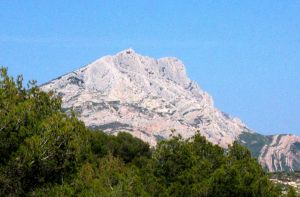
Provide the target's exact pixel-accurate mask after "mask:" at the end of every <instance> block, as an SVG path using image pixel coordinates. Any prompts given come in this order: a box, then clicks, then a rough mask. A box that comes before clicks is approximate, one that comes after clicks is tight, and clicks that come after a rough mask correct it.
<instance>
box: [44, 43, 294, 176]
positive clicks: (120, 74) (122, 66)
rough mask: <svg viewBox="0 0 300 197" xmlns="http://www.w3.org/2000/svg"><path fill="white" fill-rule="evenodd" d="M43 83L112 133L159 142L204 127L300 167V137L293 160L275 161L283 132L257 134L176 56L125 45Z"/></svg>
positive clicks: (216, 138)
mask: <svg viewBox="0 0 300 197" xmlns="http://www.w3.org/2000/svg"><path fill="white" fill-rule="evenodd" d="M41 89H42V90H44V91H54V92H55V93H56V94H57V95H59V96H61V97H62V101H63V108H64V109H65V110H66V111H67V112H68V111H69V110H71V109H72V110H74V111H75V112H77V114H78V117H79V118H80V119H81V120H82V121H83V122H84V123H85V124H86V125H87V126H88V127H91V128H94V129H101V130H103V131H105V132H107V133H110V134H116V133H118V132H120V131H127V132H130V133H131V134H132V135H134V136H136V137H138V138H140V139H142V140H144V141H146V142H148V143H149V144H150V145H152V146H155V145H156V143H157V142H158V141H160V140H161V139H166V138H169V137H170V135H171V134H172V132H171V130H172V129H176V131H175V135H176V134H180V135H181V136H182V137H183V138H189V137H191V136H193V135H195V133H196V132H197V131H200V133H201V134H202V135H203V136H205V137H206V138H207V139H208V140H209V141H211V142H212V143H214V144H218V145H220V146H222V147H225V148H226V147H227V146H228V145H230V144H232V143H233V141H235V140H241V141H242V143H244V144H245V145H248V146H249V147H250V148H251V147H254V150H255V151H256V152H255V153H257V157H259V158H260V161H261V162H262V163H263V164H265V166H267V168H271V169H270V170H272V169H283V168H284V167H282V168H279V167H278V168H277V167H276V168H275V167H274V166H275V165H279V164H280V165H282V166H286V168H288V169H298V168H297V166H298V163H299V162H300V161H299V160H297V159H294V158H297V156H298V154H299V152H300V147H299V144H300V143H298V142H300V139H299V138H293V139H294V140H293V141H291V142H292V143H293V144H290V145H289V146H286V147H288V148H286V149H285V150H286V151H285V153H291V154H290V156H289V158H292V159H290V160H291V161H288V162H287V161H286V162H285V163H284V164H283V163H282V161H281V160H282V157H280V159H278V160H276V162H277V163H276V164H274V162H273V161H275V160H272V158H274V157H278V158H279V156H278V155H276V153H275V151H276V150H277V149H274V148H269V146H271V145H273V144H275V143H272V140H273V141H274V140H275V138H276V139H279V138H278V137H274V139H273V138H272V137H266V136H262V135H258V134H257V135H256V134H255V133H254V132H251V131H250V130H249V129H248V128H247V127H246V125H245V124H244V123H243V122H242V121H241V120H239V119H238V118H233V117H231V116H229V115H227V114H226V113H223V112H221V111H220V110H218V109H217V108H215V107H214V105H213V99H212V98H211V96H210V95H209V94H208V93H206V92H205V91H203V90H202V89H201V88H200V87H199V86H198V84H197V83H196V82H194V81H192V80H191V79H189V78H188V76H187V74H186V70H185V66H184V64H183V63H182V62H181V61H180V60H179V59H177V58H172V57H165V58H160V59H154V58H151V57H147V56H142V55H140V54H138V53H136V52H135V51H134V50H133V49H126V50H123V51H121V52H119V53H117V54H116V55H112V56H104V57H102V58H100V59H98V60H96V61H94V62H92V63H91V64H89V65H87V66H85V67H83V68H81V69H79V70H76V71H73V72H70V73H68V74H66V75H63V76H61V77H59V78H57V79H55V80H52V81H50V82H49V83H47V84H44V85H43V86H41ZM290 138H291V137H288V138H287V137H281V138H280V139H290ZM275 141H276V140H275ZM287 142H288V141H287V140H285V141H284V143H281V144H285V145H286V144H287ZM297 143H298V144H297ZM281 144H278V148H279V149H280V148H281V147H280V146H281ZM294 144H296V145H294ZM257 147H258V148H257ZM295 147H296V148H299V151H298V152H297V154H295V153H293V152H292V150H291V149H292V148H293V151H295V150H294V149H295ZM266 153H268V154H266ZM262 154H264V155H262ZM266 155H267V157H266ZM264 159H266V160H264ZM270 160H272V161H270ZM272 162H273V163H272ZM280 162H281V163H280ZM299 168H300V163H299Z"/></svg>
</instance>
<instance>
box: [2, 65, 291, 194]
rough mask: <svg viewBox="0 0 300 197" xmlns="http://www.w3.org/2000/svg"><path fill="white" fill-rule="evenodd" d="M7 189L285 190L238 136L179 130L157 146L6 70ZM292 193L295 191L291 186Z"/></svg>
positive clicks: (65, 191) (104, 191)
mask: <svg viewBox="0 0 300 197" xmlns="http://www.w3.org/2000/svg"><path fill="white" fill-rule="evenodd" d="M0 195H1V196H281V189H280V188H279V187H278V186H276V185H274V183H272V182H271V181H270V180H269V177H268V176H267V174H266V173H265V172H264V171H263V169H262V167H261V166H260V165H259V164H258V162H257V161H256V159H254V158H252V157H251V154H250V152H249V150H248V149H246V148H244V147H242V146H240V145H239V144H238V143H236V142H235V143H234V144H233V145H232V146H230V147H229V149H228V150H224V149H222V148H220V147H219V146H217V145H213V144H211V143H210V142H208V141H207V140H206V139H205V138H204V137H202V136H201V135H200V134H197V135H195V136H194V137H192V138H190V139H182V138H181V137H180V136H173V137H172V138H171V139H170V140H167V141H161V142H159V144H158V145H157V147H156V148H155V149H151V148H150V147H149V145H148V144H146V143H144V142H143V141H141V140H139V139H137V138H134V137H132V136H131V135H130V134H128V133H119V134H118V135H117V136H111V135H107V134H105V133H103V132H101V131H91V130H90V129H88V128H86V127H85V126H84V124H83V123H82V122H80V121H79V120H77V118H76V114H73V115H71V116H67V115H65V114H64V113H63V112H62V109H61V101H60V99H59V98H57V97H55V96H53V95H52V94H51V93H44V92H42V91H40V90H39V89H38V88H37V87H36V85H35V83H34V82H30V83H29V85H28V87H27V88H24V86H23V84H22V77H18V78H17V79H16V80H14V79H13V78H11V77H9V76H8V74H7V70H6V69H2V70H1V76H0ZM287 195H288V196H293V195H295V194H294V191H293V190H292V189H290V190H289V193H288V194H287Z"/></svg>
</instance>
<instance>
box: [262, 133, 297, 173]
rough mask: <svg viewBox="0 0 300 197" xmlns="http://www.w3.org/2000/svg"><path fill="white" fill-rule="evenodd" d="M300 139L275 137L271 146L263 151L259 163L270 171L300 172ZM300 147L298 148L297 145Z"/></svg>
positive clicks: (291, 136)
mask: <svg viewBox="0 0 300 197" xmlns="http://www.w3.org/2000/svg"><path fill="white" fill-rule="evenodd" d="M299 142H300V137H298V136H295V135H274V136H272V141H271V143H270V144H268V145H265V146H264V147H263V148H262V150H261V155H260V156H259V158H258V160H259V162H260V163H261V164H262V165H263V166H265V167H266V168H267V169H269V171H272V172H273V171H285V170H287V168H288V169H289V170H292V171H294V170H295V171H298V170H299V164H300V151H299V150H300V143H299ZM297 144H298V146H299V147H296V146H295V145H297Z"/></svg>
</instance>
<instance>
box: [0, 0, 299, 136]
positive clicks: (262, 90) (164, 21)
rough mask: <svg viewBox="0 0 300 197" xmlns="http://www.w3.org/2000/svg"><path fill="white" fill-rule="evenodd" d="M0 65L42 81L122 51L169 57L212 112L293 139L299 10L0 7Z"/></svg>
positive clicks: (190, 4)
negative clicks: (207, 97) (210, 101)
mask: <svg viewBox="0 0 300 197" xmlns="http://www.w3.org/2000/svg"><path fill="white" fill-rule="evenodd" d="M0 10H1V12H0V24H1V28H0V65H3V66H6V67H8V68H9V71H10V73H11V74H13V75H16V74H23V75H24V77H25V79H26V80H28V79H36V80H38V82H39V83H43V82H46V81H48V80H50V79H52V78H55V77H57V76H59V75H61V74H64V73H66V72H70V71H72V70H74V69H77V68H79V67H81V66H84V65H85V64H87V63H89V62H91V61H93V60H95V59H97V58H99V57H101V56H103V55H106V54H114V53H116V52H118V51H120V50H123V49H125V48H129V47H132V48H133V49H135V50H136V51H137V52H138V53H140V54H143V55H148V56H153V57H157V58H159V57H164V56H176V57H178V58H180V59H181V60H182V61H183V62H184V63H185V65H186V68H187V71H188V74H189V76H190V77H191V78H192V79H194V80H196V81H197V82H198V83H199V84H200V86H201V87H202V88H203V89H204V90H206V91H207V92H208V93H209V94H211V95H212V96H213V97H214V100H215V105H216V106H217V107H219V108H220V109H221V110H223V111H225V112H227V113H229V114H231V115H233V116H237V117H240V118H241V119H242V120H243V121H244V122H245V123H246V124H247V125H248V126H249V127H250V128H252V129H254V130H256V131H258V132H261V133H264V134H271V133H294V134H297V135H300V1H298V0H294V1H290V0H284V1H273V0H270V1H261V0H249V1H209V0H207V1H196V0H195V1H174V0H172V1H153V0H151V1H148V0H147V1H146V0H144V1H143V0H136V1H132V0H129V1H121V0H120V1H110V0H107V1H86V0H85V1H71V0H70V1H54V0H51V1H37V0H35V1H30V0H26V1H20V0H1V1H0Z"/></svg>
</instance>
